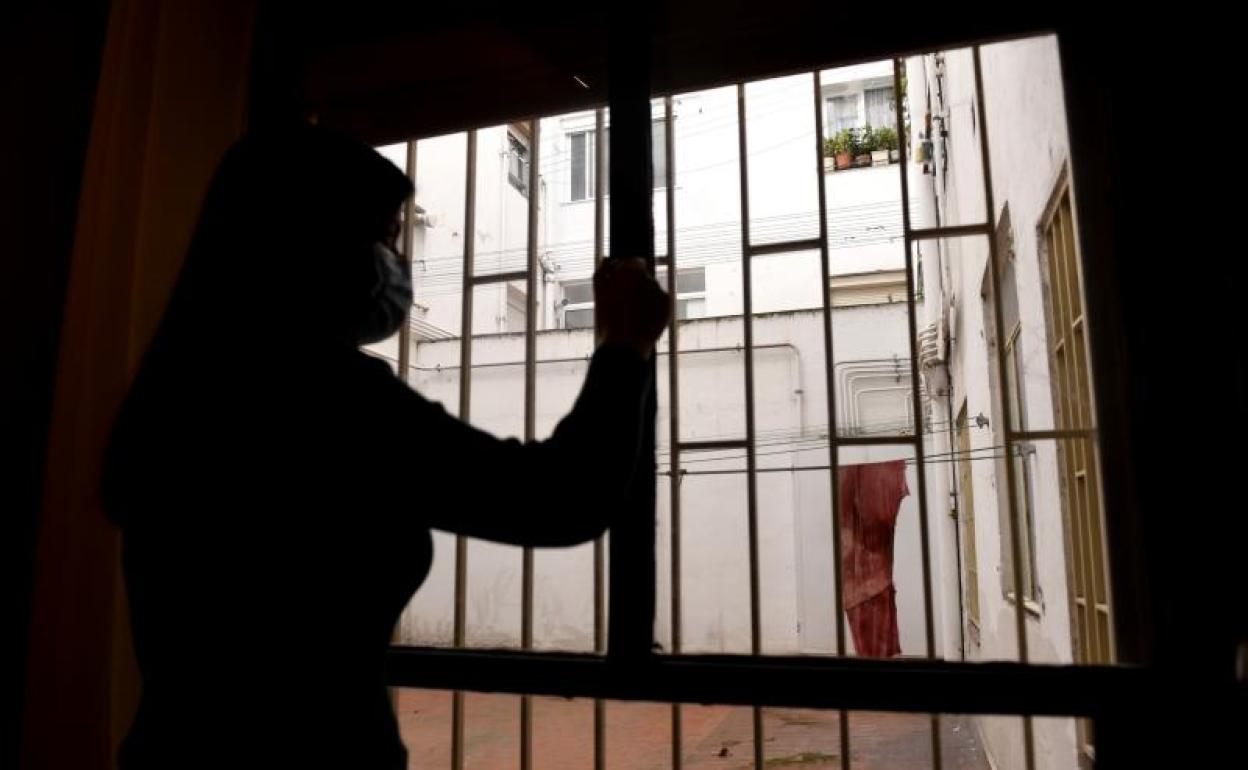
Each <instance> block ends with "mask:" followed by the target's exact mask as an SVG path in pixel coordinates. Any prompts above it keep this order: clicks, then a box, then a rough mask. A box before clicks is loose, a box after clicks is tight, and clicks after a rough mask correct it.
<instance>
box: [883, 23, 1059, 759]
mask: <svg viewBox="0 0 1248 770" xmlns="http://www.w3.org/2000/svg"><path fill="white" fill-rule="evenodd" d="M971 57H972V61H973V63H974V70H975V104H974V106H975V110H976V113H977V114H978V115H979V125H980V126H981V129H980V131H979V132H978V133H979V152H980V159H981V169H982V171H983V184H984V212H985V217H986V218H987V219H989V220H991V219H992V217H993V216H995V212H996V202H995V199H994V197H993V187H992V158H991V152H990V151H989V144H988V113H987V111H986V110H985V109H984V106H985V105H984V101H985V100H984V73H983V66H982V62H981V61H980V58H981V57H980V47H979V46H978V45H976V46H973V47H972V48H971ZM899 125H900V122H899ZM987 240H988V274H989V276H990V280H991V281H992V297H991V303H992V317H993V325H994V327H995V328H996V330H997V336H998V337H1001V330H1002V329H1004V328H1005V319H1004V314H1003V312H1002V309H1001V300H1000V297H1001V291H1002V285H1001V270H1000V267H999V265H998V264H997V239H996V238H994V237H991V236H989V237H988V239H987ZM908 248H909V243H907V249H908ZM996 358H997V381H998V382H1000V383H1003V385H1002V387H1001V388H1000V389H999V390H998V392H997V399H998V405H999V407H1000V409H1001V419H1002V420H1003V422H1004V423H1005V427H1006V430H1005V431H1004V441H1005V453H1006V455H1007V456H1012V455H1013V453H1014V447H1015V444H1016V443H1017V442H1016V439H1015V438H1014V437H1013V436H1011V434H1010V431H1009V430H1008V428H1009V426H1011V425H1013V424H1014V422H1013V415H1012V414H1011V413H1010V399H1009V395H1008V394H1007V393H1006V391H1005V387H1004V383H1006V382H1008V381H1009V380H1008V379H1007V378H1006V373H1007V368H1008V366H1009V362H1008V361H1007V360H1006V350H1005V346H1004V345H997V346H996ZM1004 465H1005V483H1006V491H1007V497H1008V501H1009V502H1008V508H1009V515H1010V558H1011V560H1012V561H1013V562H1014V564H1015V565H1016V566H1015V569H1014V571H1013V572H1014V575H1013V577H1014V597H1015V598H1014V629H1015V634H1016V635H1017V637H1018V661H1019V663H1024V664H1025V663H1027V659H1028V655H1027V618H1026V611H1025V609H1024V606H1023V605H1024V602H1023V596H1024V593H1023V570H1022V569H1021V567H1020V566H1019V565H1021V564H1022V563H1023V552H1022V534H1021V533H1020V532H1019V522H1018V515H1019V511H1018V502H1017V500H1018V485H1019V482H1020V480H1019V479H1018V477H1017V473H1016V468H1015V464H1014V463H1013V462H1007V463H1004ZM1023 758H1024V761H1025V762H1026V767H1027V768H1028V770H1032V768H1034V767H1035V762H1036V759H1035V735H1034V731H1033V729H1032V719H1031V715H1029V714H1024V715H1023Z"/></svg>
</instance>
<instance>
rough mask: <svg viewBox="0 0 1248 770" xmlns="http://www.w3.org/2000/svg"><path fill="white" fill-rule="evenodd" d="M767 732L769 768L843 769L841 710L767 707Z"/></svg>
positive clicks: (766, 763) (765, 756)
mask: <svg viewBox="0 0 1248 770" xmlns="http://www.w3.org/2000/svg"><path fill="white" fill-rule="evenodd" d="M763 735H764V736H765V737H764V739H763V764H764V766H765V767H767V768H794V770H807V769H808V768H817V769H818V770H824V769H825V768H826V769H827V770H834V769H835V770H840V767H841V754H842V752H843V751H844V748H843V747H842V746H841V714H840V712H838V711H818V710H815V709H791V708H767V709H763ZM858 766H861V763H860V764H859V765H858Z"/></svg>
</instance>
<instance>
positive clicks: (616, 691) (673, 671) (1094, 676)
mask: <svg viewBox="0 0 1248 770" xmlns="http://www.w3.org/2000/svg"><path fill="white" fill-rule="evenodd" d="M974 53H975V69H976V80H977V97H978V100H979V102H980V103H982V98H983V94H982V76H981V75H980V69H981V65H980V59H979V46H978V45H974ZM641 70H642V67H640V66H635V67H634V68H633V69H632V72H633V75H632V76H631V77H635V78H636V79H637V81H639V82H642V83H644V82H645V81H646V78H645V76H643V75H639V74H637V73H639V72H641ZM894 75H895V77H896V76H897V70H896V69H895V71H894ZM815 85H816V90H815V99H816V100H818V99H819V98H820V92H819V89H818V78H817V72H816V80H815ZM619 90H621V91H626V89H619ZM641 93H642V92H638V91H634V92H633V93H632V94H631V96H630V95H628V94H627V93H626V94H625V95H623V96H617V95H616V94H613V96H612V111H613V114H617V104H618V105H620V106H622V107H623V106H625V105H627V104H628V102H629V101H630V100H631V101H632V102H633V104H632V105H631V106H632V107H633V108H634V109H636V108H637V107H638V105H639V104H640V102H641ZM645 97H646V101H647V102H648V99H649V94H648V93H645ZM742 98H743V97H742ZM670 104H671V103H670V98H669V99H668V100H667V114H668V115H669V116H670V114H671V112H670V110H671V106H670ZM646 106H647V109H648V103H647V105H646ZM900 114H901V110H898V122H899V123H900V122H901V117H900ZM979 114H980V115H981V116H982V114H983V110H982V108H981V110H980V112H979ZM816 116H817V117H816V120H820V121H821V120H822V111H821V110H818V109H816ZM601 121H602V118H601V111H599V112H598V129H597V130H598V132H599V133H598V135H601V131H602V128H601V126H602V122H601ZM670 132H671V122H670V120H669V121H668V124H667V128H666V135H667V137H668V138H669V139H670V135H671V133H670ZM986 133H987V132H981V151H982V152H983V154H984V160H985V166H984V178H985V185H986V187H987V188H988V190H989V205H988V207H987V208H988V210H990V211H991V210H992V206H991V192H990V191H991V174H990V169H989V167H988V165H987V136H986ZM470 136H472V137H474V139H475V132H471V134H470ZM744 136H745V132H744V128H742V129H741V142H742V148H744V143H745V138H744ZM901 141H902V143H903V144H902V151H903V153H904V152H905V142H906V141H908V137H905V136H902V137H901ZM469 144H470V155H471V152H472V149H474V148H475V141H470V143H469ZM620 144H624V142H621V143H620ZM633 144H634V146H636V145H640V144H641V142H634V143H633ZM537 146H538V143H537V141H536V139H535V141H534V148H535V153H534V155H536V147H537ZM618 149H619V148H618V145H617V146H616V147H614V148H613V150H612V155H613V157H615V156H616V154H617V153H616V150H618ZM820 149H821V148H819V147H815V148H814V150H815V157H816V158H819V159H821V154H820ZM665 152H666V158H667V160H668V164H667V168H668V174H669V176H670V174H671V171H672V166H671V163H670V161H671V142H670V141H668V142H667V145H666V147H665ZM620 154H621V155H624V156H628V153H627V152H621V153H620ZM634 159H636V158H635V157H634ZM472 162H473V161H470V168H471V163H472ZM587 165H589V164H588V163H587ZM593 165H594V166H596V167H599V168H600V167H601V164H600V163H598V162H595V163H594V164H593ZM643 165H647V164H635V166H634V167H639V166H643ZM741 165H742V169H743V171H742V173H743V178H744V173H745V171H744V167H745V165H747V164H741ZM626 167H629V166H627V165H623V164H620V168H626ZM530 168H531V171H530V173H531V174H532V175H535V174H536V168H537V158H536V157H534V159H533V163H532V165H531V167H530ZM899 168H900V169H901V171H902V173H901V182H902V189H903V196H904V192H905V190H906V189H907V179H906V175H905V168H906V164H899ZM638 173H639V172H637V171H629V172H627V174H628V176H630V177H635V176H636V175H637V174H638ZM469 178H472V175H471V174H470V175H469ZM743 184H744V182H743ZM819 184H820V190H821V195H822V185H823V177H822V174H819ZM594 186H595V189H596V192H597V193H598V194H597V195H596V196H595V200H601V199H602V197H603V195H602V180H601V176H599V177H598V178H596V179H595V185H594ZM615 186H616V185H615V184H613V187H615ZM622 187H626V188H631V195H630V196H625V197H629V198H630V201H629V202H628V203H627V206H626V205H625V201H624V200H623V199H621V200H617V201H616V203H617V205H616V206H613V207H612V217H611V218H612V221H613V224H614V223H616V222H617V221H618V222H623V221H625V220H626V217H624V216H620V210H621V209H625V208H628V209H630V214H631V215H633V216H642V212H643V208H642V206H641V205H640V197H639V196H638V195H637V193H638V191H639V189H640V186H639V185H636V184H632V183H630V184H628V185H622ZM646 187H647V188H648V189H649V191H650V192H653V191H654V189H656V188H655V187H654V186H653V183H650V184H648V185H646ZM667 189H668V191H669V192H668V195H667V199H668V205H669V212H670V210H671V209H670V206H671V192H670V191H671V189H672V188H671V185H668V187H667ZM617 195H618V193H617ZM647 197H648V196H647ZM530 200H531V201H532V200H533V198H532V197H531V198H530ZM645 202H646V204H647V205H646V206H645V207H644V212H646V215H645V219H647V220H648V219H649V217H648V212H649V210H650V208H649V205H648V204H649V201H648V200H646V201H645ZM471 208H472V207H471V206H469V207H468V209H469V212H471ZM825 211H826V208H825ZM903 211H905V212H906V216H905V220H906V221H905V230H906V242H907V249H906V255H907V256H906V259H907V261H908V262H909V261H910V260H911V259H912V250H911V249H910V248H909V246H910V245H911V243H912V242H913V241H914V240H917V239H920V238H930V237H938V233H937V231H951V230H956V231H958V232H957V233H956V234H966V233H968V232H971V231H976V230H978V231H979V232H982V233H985V234H986V233H988V232H989V227H990V226H989V225H988V224H980V225H974V226H963V227H959V228H939V227H938V228H929V229H928V230H926V231H923V232H920V231H916V230H913V229H912V228H911V226H910V222H909V212H908V209H907V208H906V207H903ZM471 216H472V215H471V213H469V214H468V217H469V219H471ZM599 219H601V215H599ZM638 221H640V220H638ZM669 221H671V219H670V218H669ZM745 221H747V222H748V218H746V220H745ZM650 225H651V227H652V226H653V223H652V222H651V223H650ZM613 229H614V228H613ZM532 232H533V228H530V233H532ZM948 234H950V233H949V232H943V233H940V234H939V235H940V236H943V235H948ZM648 235H649V234H648ZM671 237H672V236H671V234H669V239H670V238H671ZM601 238H602V229H601V228H599V229H598V232H597V234H596V237H595V240H596V257H597V258H601V257H602V253H603V250H602V244H601ZM649 240H650V242H651V246H650V249H652V244H653V238H652V236H651V237H650V238H649ZM825 240H826V239H825ZM990 240H991V239H990ZM618 243H620V242H619V241H617V244H618ZM745 245H746V247H747V250H748V247H749V244H748V240H747V242H746V244H745ZM534 250H535V248H534V246H533V244H531V246H530V261H531V262H532V258H533V251H534ZM648 251H649V249H648ZM668 254H669V256H670V255H671V254H672V252H671V251H670V250H669V252H668ZM748 261H749V260H748V256H747V258H746V259H745V263H746V264H748ZM471 263H472V260H471V258H469V257H468V256H466V258H465V281H466V283H468V282H469V280H470V278H471V277H472V276H471V275H469V274H470V273H471V270H472V268H471ZM989 263H990V266H991V272H992V281H993V283H994V285H995V284H996V282H997V280H998V277H997V275H996V264H995V260H994V259H991V258H990V260H989ZM532 273H533V271H532V270H530V274H529V280H530V282H531V281H532V280H533V276H532ZM670 275H673V274H672V273H669V276H670ZM747 275H748V272H747ZM906 276H907V281H908V282H910V283H911V284H912V282H913V280H914V278H913V270H911V269H909V266H908V269H907V270H906ZM747 283H748V277H747ZM823 283H824V290H825V292H826V291H828V281H827V280H826V276H825V280H824V282H823ZM908 288H909V290H908V291H907V296H908V297H910V298H912V297H913V296H914V292H913V285H911V286H910V287H908ZM528 296H529V298H530V301H532V298H533V297H534V296H535V295H534V292H532V291H530V292H529V294H528ZM908 301H910V302H913V300H912V299H909V300H908ZM465 302H466V303H467V304H470V300H468V299H466V300H465ZM824 304H825V311H826V310H827V307H828V302H827V300H826V297H825V303H824ZM997 310H998V312H999V308H998V309H997ZM469 312H470V308H469ZM469 317H470V316H469ZM745 317H746V318H748V317H749V311H748V307H747V311H746V315H745ZM533 318H534V315H533V314H532V313H530V315H529V322H530V323H531V322H532V321H533ZM911 320H912V321H913V314H911ZM998 326H999V316H998ZM466 328H467V327H466ZM673 328H674V324H673ZM912 331H913V330H912ZM670 338H671V340H670V343H671V344H675V343H674V340H675V335H674V334H672V335H670ZM913 338H914V335H913V334H911V340H912V342H913ZM464 340H465V341H464V345H465V348H469V347H470V346H471V341H470V335H469V336H465V337H464ZM912 360H916V359H914V358H913V357H912ZM1003 361H1004V359H1003V357H1000V356H999V364H1000V365H1001V366H1004V363H1003ZM669 368H670V369H675V367H669ZM912 373H914V374H915V376H916V377H917V373H915V370H914V367H913V365H912ZM673 392H674V391H673ZM913 394H914V398H915V399H916V403H917V399H918V398H919V389H918V387H917V386H916V387H915V388H914V389H913ZM747 403H748V402H747ZM673 411H675V410H673ZM915 413H916V414H921V410H919V409H916V410H915ZM1006 424H1007V425H1008V424H1009V423H1008V419H1007V422H1006ZM1029 437H1030V434H1029V433H1028V432H1027V431H1012V430H1007V436H1006V443H1007V445H1009V444H1011V443H1018V442H1022V441H1026V440H1028V438H1029ZM1087 438H1090V439H1092V440H1093V441H1095V438H1096V437H1095V436H1094V435H1093V436H1087ZM920 467H921V466H920ZM832 475H833V476H834V477H835V474H832ZM1013 475H1014V474H1013V472H1012V471H1011V472H1009V473H1008V474H1007V476H1009V478H1010V479H1011V480H1010V481H1009V483H1010V484H1015V483H1017V480H1016V479H1013ZM924 489H925V487H924V485H923V483H922V481H920V494H924V491H923V490H924ZM1011 498H1012V496H1011ZM1016 518H1017V517H1012V520H1016ZM924 520H926V517H924ZM835 533H836V528H835V527H834V528H833V536H834V538H835V537H836V534H835ZM1014 540H1015V542H1017V537H1015V538H1014ZM925 550H926V546H925ZM649 579H651V580H652V579H653V578H652V577H651V578H649ZM617 582H618V581H615V580H613V586H614V587H613V598H612V601H613V602H614V600H615V597H614V591H615V590H617V589H618V585H617ZM619 590H622V589H619ZM929 604H930V601H929ZM614 609H615V608H614V607H613V610H614ZM620 614H621V613H618V612H613V613H612V616H613V618H617V617H619V615H620ZM838 614H839V608H838ZM1016 616H1017V618H1018V623H1019V628H1020V631H1021V629H1022V610H1021V608H1020V609H1019V611H1018V613H1016ZM929 624H930V621H929ZM1019 641H1020V647H1022V646H1023V645H1024V644H1025V634H1022V633H1020V638H1019ZM1021 657H1022V659H1023V661H1022V662H1019V663H1000V664H993V666H992V667H991V671H990V672H989V671H986V670H984V669H982V668H978V667H975V666H968V665H966V664H959V663H955V662H947V661H935V660H924V661H868V660H861V659H852V658H833V659H810V658H801V657H798V658H787V657H786V658H781V657H770V656H769V657H761V656H757V655H726V656H688V655H674V656H655V655H653V654H650V653H648V652H647V651H646V650H645V649H644V648H643V649H638V648H637V647H636V646H633V647H629V648H625V647H623V646H613V649H611V650H609V651H607V654H606V655H572V654H563V653H535V652H531V651H514V652H510V651H509V652H500V651H482V650H465V649H441V648H411V647H401V648H394V649H392V651H391V654H390V662H391V666H390V681H391V682H392V684H395V685H398V686H415V687H442V688H445V689H454V690H456V691H457V693H458V692H459V691H462V690H465V689H468V690H474V689H481V690H492V691H502V692H515V693H524V694H550V695H562V696H576V695H581V696H586V697H595V698H598V699H601V698H607V697H611V698H623V699H647V700H656V699H657V700H666V701H671V702H677V701H682V700H683V701H696V702H716V703H726V704H732V703H737V704H742V705H749V704H753V705H755V706H756V707H757V706H760V705H787V706H806V707H818V708H842V709H845V708H855V709H858V708H862V709H886V710H896V711H916V712H949V711H963V712H972V713H995V714H1032V715H1040V714H1051V715H1063V716H1064V715H1072V714H1093V713H1102V712H1103V710H1104V709H1106V708H1107V707H1108V706H1109V705H1112V704H1129V703H1132V702H1133V701H1134V699H1136V698H1139V697H1140V694H1141V693H1142V692H1144V691H1145V690H1147V689H1148V688H1149V687H1151V686H1152V684H1151V682H1150V680H1149V679H1148V678H1147V677H1145V676H1143V675H1141V674H1140V673H1139V672H1138V671H1136V670H1133V669H1129V668H1119V667H1112V666H1058V667H1046V670H1044V671H1041V670H1039V669H1038V668H1037V667H1035V666H1032V665H1029V664H1028V663H1027V662H1026V651H1025V647H1023V649H1022V650H1021ZM890 681H891V682H892V684H889V682H890ZM951 682H957V686H956V687H950V686H949V684H950V683H951ZM929 688H930V689H929ZM937 691H939V692H937Z"/></svg>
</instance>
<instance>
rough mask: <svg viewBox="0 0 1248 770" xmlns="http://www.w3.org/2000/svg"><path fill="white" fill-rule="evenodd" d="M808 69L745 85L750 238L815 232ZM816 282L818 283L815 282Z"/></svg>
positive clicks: (770, 239)
mask: <svg viewBox="0 0 1248 770" xmlns="http://www.w3.org/2000/svg"><path fill="white" fill-rule="evenodd" d="M813 95H814V83H813V79H812V76H811V74H810V73H805V74H801V75H793V76H792V77H783V78H774V79H772V80H759V81H755V82H753V83H748V84H747V85H746V87H745V127H746V146H747V153H748V155H747V160H748V162H749V167H748V169H747V171H748V174H749V183H750V241H751V243H753V244H764V243H778V242H782V241H793V240H803V239H808V238H816V237H818V236H819V187H818V174H820V173H821V169H820V168H819V157H818V155H817V154H816V152H815V110H814V99H813ZM816 286H818V284H816Z"/></svg>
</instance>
